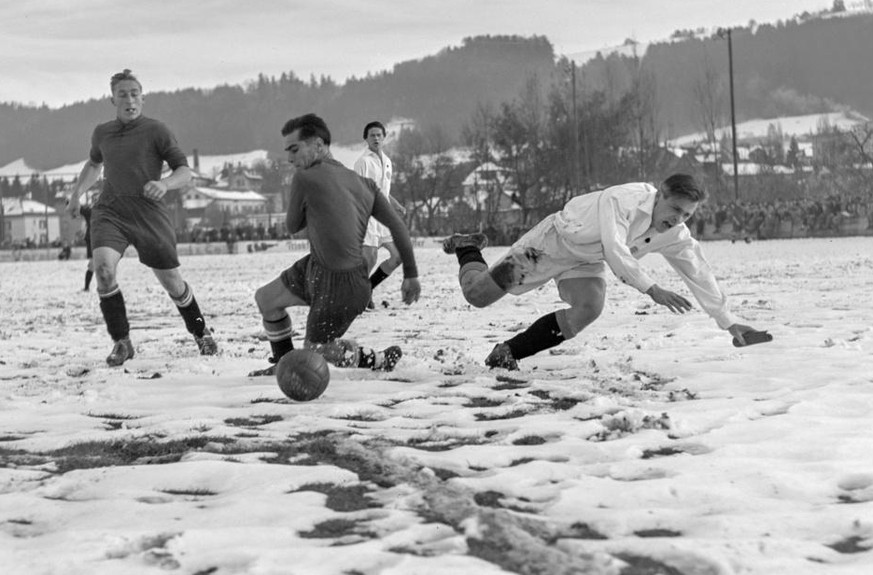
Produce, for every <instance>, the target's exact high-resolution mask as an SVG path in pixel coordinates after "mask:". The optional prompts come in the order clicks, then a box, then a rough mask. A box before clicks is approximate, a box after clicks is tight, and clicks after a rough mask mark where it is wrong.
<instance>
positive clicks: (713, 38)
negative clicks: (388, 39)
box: [0, 14, 873, 170]
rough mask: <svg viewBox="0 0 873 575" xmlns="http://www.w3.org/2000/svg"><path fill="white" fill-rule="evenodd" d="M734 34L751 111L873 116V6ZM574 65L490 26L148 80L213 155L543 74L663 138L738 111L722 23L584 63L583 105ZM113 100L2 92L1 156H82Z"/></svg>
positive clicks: (457, 113)
mask: <svg viewBox="0 0 873 575" xmlns="http://www.w3.org/2000/svg"><path fill="white" fill-rule="evenodd" d="M677 32H678V31H677ZM732 39H733V57H734V80H735V96H736V98H735V99H736V111H737V120H738V121H742V120H745V119H753V118H769V117H776V116H780V115H797V114H806V113H812V112H824V111H835V110H839V109H844V108H851V109H854V110H857V111H859V112H861V113H863V114H866V115H868V116H873V66H870V65H869V58H870V54H871V53H873V15H870V14H858V15H852V16H846V17H840V18H821V17H816V18H804V19H799V18H795V19H792V20H788V21H784V22H777V23H775V24H762V25H757V24H754V23H750V24H749V25H748V26H746V27H743V28H736V29H734V30H733V31H732ZM572 72H573V71H572V70H571V68H570V63H569V62H568V61H567V60H566V58H561V57H557V55H556V54H555V53H554V48H553V46H552V45H551V43H550V42H549V41H548V39H547V38H545V37H541V36H534V37H519V36H482V37H475V38H466V39H464V40H463V42H462V43H461V45H460V46H455V47H448V48H445V49H443V50H441V51H440V52H439V53H437V54H434V55H432V56H428V57H426V58H422V59H419V60H410V61H407V62H401V63H398V64H396V65H395V66H394V67H393V69H392V70H390V71H385V72H381V73H379V74H371V75H368V76H366V77H362V78H351V79H349V80H348V81H346V82H345V83H344V84H338V83H336V82H335V81H333V80H332V79H331V78H329V77H322V78H315V77H313V78H310V79H309V80H303V79H301V78H299V77H297V76H296V75H295V74H294V72H293V71H288V72H287V73H284V74H282V75H281V76H279V77H267V76H264V75H261V76H259V77H257V78H254V79H253V80H252V81H251V82H249V83H248V84H246V85H221V86H216V87H214V88H212V89H209V90H204V89H194V88H188V89H182V90H177V91H173V92H156V93H150V92H148V83H147V79H143V80H144V82H145V90H146V92H147V94H148V101H147V104H146V109H145V113H146V115H148V116H152V117H155V118H159V119H161V120H162V121H164V122H166V123H167V124H168V125H170V126H171V128H172V129H173V131H174V132H175V134H176V136H177V138H178V139H179V142H180V144H181V145H182V146H183V148H184V149H186V150H187V151H189V152H190V151H191V150H193V149H197V150H198V151H199V152H200V153H201V154H229V153H238V152H245V151H249V150H253V149H268V150H271V149H276V148H277V143H278V141H279V139H280V138H279V128H280V127H281V125H282V123H283V122H284V121H285V120H286V119H287V118H289V117H291V116H293V115H298V114H302V113H306V112H316V113H318V114H320V115H323V116H324V117H325V118H326V120H327V121H328V123H329V125H330V126H331V128H332V131H333V133H334V140H335V142H338V143H346V144H347V143H351V142H356V141H358V140H359V139H360V129H361V126H362V125H363V124H364V123H366V121H368V120H370V119H373V118H379V119H382V120H388V119H390V118H409V119H410V120H412V121H413V122H415V123H416V125H418V126H420V127H422V128H423V129H424V128H426V129H428V130H429V131H431V132H432V131H434V130H436V131H438V132H439V133H440V137H441V138H443V139H444V140H445V142H446V143H450V144H454V143H461V142H462V141H463V136H464V134H465V131H467V132H469V127H470V125H471V124H472V123H473V122H475V117H476V114H477V113H478V112H479V111H481V110H482V109H489V108H490V109H494V110H499V109H500V107H501V106H503V105H505V104H507V103H511V102H513V101H516V100H518V99H519V98H523V97H525V96H524V95H525V94H526V93H527V94H529V92H530V88H531V86H537V87H538V90H539V97H540V98H542V99H544V100H545V99H546V98H548V97H552V98H553V97H554V96H553V95H554V94H559V95H563V97H564V98H565V102H564V105H566V106H567V107H568V108H575V110H576V113H577V114H578V116H579V120H578V121H579V123H580V125H585V121H586V118H587V119H588V120H593V118H594V117H595V116H596V117H598V118H601V116H602V115H601V114H600V111H602V110H604V109H606V107H610V106H611V108H613V109H615V110H620V109H624V110H630V111H629V112H628V114H629V116H628V117H621V118H613V120H614V121H616V122H618V123H623V124H634V127H633V129H634V130H635V131H636V132H637V134H638V138H637V139H638V140H651V141H661V142H663V141H664V140H666V139H669V138H672V137H676V136H679V135H682V134H685V133H688V132H694V131H704V130H708V129H709V127H710V126H711V125H712V124H714V123H718V124H719V125H724V124H725V123H726V122H727V121H728V120H727V118H728V115H727V114H728V112H729V108H728V97H729V93H728V66H727V46H726V41H725V39H724V38H723V37H722V36H719V35H717V34H712V35H710V36H701V35H699V34H697V35H688V36H687V37H686V36H683V35H681V34H676V35H674V38H673V39H672V40H671V41H669V42H668V41H665V42H662V43H658V44H654V45H651V46H649V48H648V49H647V50H646V52H645V53H644V54H638V55H637V56H636V57H628V56H618V55H615V54H613V55H598V56H597V57H596V58H594V59H593V60H590V61H588V62H586V63H584V64H583V65H581V66H579V67H577V69H576V70H575V76H576V90H575V101H574V102H573V103H575V106H572V105H571V102H570V101H569V100H570V99H572V97H573V96H572V95H573V93H574V91H573V90H572V89H571V88H572V86H571V85H570V78H571V77H572V75H573V74H572ZM107 76H108V73H107ZM550 94H552V96H549V95H550ZM622 101H624V102H625V104H627V103H628V102H629V101H633V105H632V106H630V108H629V107H628V106H627V105H625V106H619V103H620V102H622ZM112 113H113V109H112V107H111V106H110V105H109V104H108V103H107V101H106V100H91V101H88V102H82V103H76V104H72V105H69V106H65V107H62V108H60V109H50V108H47V107H28V106H23V105H19V104H12V103H4V104H0V165H5V164H7V163H9V162H12V161H14V160H16V159H18V158H24V160H25V161H26V162H27V163H28V164H29V165H31V166H33V167H35V168H37V169H43V170H44V169H51V168H54V167H57V166H60V165H64V164H68V163H72V162H77V161H80V160H81V159H83V158H84V157H85V156H86V154H87V150H88V144H89V138H90V134H91V132H92V130H93V129H94V126H95V125H96V124H98V123H100V122H104V121H107V120H110V119H112ZM601 119H602V121H610V120H609V118H608V116H606V117H602V118H601ZM589 125H590V124H589ZM624 129H625V128H622V130H624ZM591 133H592V134H593V133H595V132H594V131H591ZM584 136H585V135H584V134H583V137H584ZM594 144H595V143H594V142H589V146H591V147H592V148H594V147H595V146H594Z"/></svg>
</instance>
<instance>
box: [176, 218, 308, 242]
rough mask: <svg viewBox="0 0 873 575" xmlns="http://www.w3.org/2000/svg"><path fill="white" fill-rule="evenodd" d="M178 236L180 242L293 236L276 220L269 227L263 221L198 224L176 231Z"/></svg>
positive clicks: (276, 238)
mask: <svg viewBox="0 0 873 575" xmlns="http://www.w3.org/2000/svg"><path fill="white" fill-rule="evenodd" d="M176 237H177V241H178V242H179V243H202V242H225V243H232V242H238V241H246V242H253V241H257V242H262V241H271V240H284V239H289V238H290V237H291V236H289V235H288V233H287V232H286V231H285V225H284V223H282V222H274V223H273V224H272V225H271V226H269V227H268V226H265V225H264V224H263V223H258V224H256V225H255V224H251V223H248V222H244V223H239V224H236V225H235V226H230V225H228V224H225V225H223V226H221V227H220V228H218V229H216V228H212V227H207V226H197V227H195V228H193V229H191V230H182V231H178V232H176Z"/></svg>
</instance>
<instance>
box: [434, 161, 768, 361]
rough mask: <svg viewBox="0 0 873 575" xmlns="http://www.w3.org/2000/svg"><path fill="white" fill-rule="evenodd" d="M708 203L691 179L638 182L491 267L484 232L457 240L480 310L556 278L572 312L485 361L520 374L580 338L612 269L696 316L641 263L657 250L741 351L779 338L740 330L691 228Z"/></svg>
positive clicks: (542, 228)
mask: <svg viewBox="0 0 873 575" xmlns="http://www.w3.org/2000/svg"><path fill="white" fill-rule="evenodd" d="M705 198H706V194H705V191H704V190H703V188H702V187H700V185H699V184H698V183H697V181H696V180H695V179H694V178H693V177H691V176H688V175H685V174H675V175H672V176H670V177H669V178H667V179H666V180H665V181H664V182H663V183H662V184H661V185H660V187H659V188H658V189H656V188H654V187H653V186H651V185H649V184H645V183H631V184H625V185H621V186H613V187H611V188H607V189H605V190H602V191H598V192H592V193H589V194H585V195H581V196H577V197H575V198H573V199H571V200H570V201H569V202H567V204H566V205H565V206H564V209H563V210H561V211H560V212H556V213H554V214H551V215H549V216H546V217H545V218H544V219H543V220H542V221H540V222H539V223H538V224H537V225H536V226H534V228H533V229H531V230H530V231H528V232H527V233H526V234H524V235H523V236H522V237H521V238H520V239H519V240H518V241H517V242H515V243H514V244H513V245H512V247H510V249H509V252H508V253H507V254H506V255H504V256H503V257H502V258H500V259H499V260H498V261H497V263H495V264H494V265H493V266H491V267H490V269H489V267H488V265H487V264H486V263H485V260H484V258H483V257H482V252H481V250H482V248H483V247H485V246H486V245H487V237H485V236H484V235H483V234H471V235H465V234H455V235H453V236H451V237H449V238H447V239H446V240H445V241H444V242H443V250H444V251H445V252H446V253H454V254H456V255H457V258H458V262H459V265H460V271H459V280H460V284H461V290H462V291H463V294H464V298H465V299H466V300H467V301H468V302H469V303H471V304H472V305H474V306H475V307H485V306H488V305H491V304H492V303H494V302H496V301H497V300H499V299H500V298H502V297H503V296H505V295H506V294H508V293H509V294H513V295H521V294H523V293H525V292H528V291H530V290H532V289H535V288H537V287H539V286H541V285H543V284H545V283H546V282H548V281H549V280H555V283H556V284H557V287H558V295H559V297H560V298H561V299H562V300H563V301H564V302H566V303H567V304H569V306H570V307H568V308H565V309H560V310H558V311H556V312H552V313H549V314H547V315H545V316H543V317H541V318H539V319H538V320H537V321H535V322H534V323H533V325H531V326H530V327H529V328H528V329H526V330H525V331H523V332H521V333H519V334H518V335H516V336H515V337H513V338H511V339H509V340H507V341H505V342H503V343H499V344H497V345H496V346H495V347H494V349H493V350H492V352H491V354H490V355H489V356H488V357H487V358H486V359H485V364H486V365H487V366H489V367H492V368H494V367H502V368H507V369H518V360H521V359H524V358H526V357H530V356H532V355H534V354H536V353H539V352H540V351H543V350H545V349H549V348H551V347H554V346H556V345H559V344H560V343H561V342H563V341H566V340H568V339H571V338H573V337H575V336H576V335H578V334H579V332H581V331H582V330H583V329H585V327H587V326H588V325H589V324H591V323H592V322H593V321H594V320H596V319H597V318H598V317H599V316H600V313H601V311H602V310H603V305H604V301H605V298H606V280H605V278H606V265H608V266H609V267H610V269H612V271H613V273H615V275H616V276H618V278H619V279H620V280H621V281H622V282H624V283H626V284H630V285H631V286H633V287H635V288H636V289H638V290H639V291H640V292H642V293H645V294H647V295H648V296H649V297H651V298H652V300H654V301H655V303H657V304H660V305H663V306H665V307H667V308H668V309H669V310H670V311H672V312H674V313H685V312H686V311H689V310H690V309H691V308H692V306H691V302H689V301H688V300H687V299H685V298H684V297H682V296H681V295H679V294H677V293H674V292H672V291H670V290H667V289H664V288H662V287H660V286H659V285H658V284H656V283H655V281H654V280H653V279H652V278H650V277H649V276H648V274H646V273H645V271H643V269H642V268H641V267H640V265H639V263H638V262H637V260H638V259H639V258H641V257H643V256H644V255H646V254H649V253H660V254H661V255H663V256H664V258H666V259H667V261H668V262H669V263H670V265H671V266H672V267H673V269H674V270H675V271H676V272H677V273H678V274H679V276H680V277H681V278H682V279H683V280H684V281H685V283H686V285H687V286H688V288H689V289H690V290H691V293H693V294H694V297H695V298H696V299H697V301H698V303H699V304H700V306H701V307H702V308H703V309H704V310H705V311H706V312H707V313H708V314H709V315H710V316H711V317H712V318H713V319H715V321H716V323H717V324H718V326H719V327H721V328H722V329H726V330H727V331H729V332H730V334H731V335H733V336H734V338H735V345H747V344H750V343H757V341H759V337H760V334H764V337H765V338H767V337H769V334H766V332H757V331H755V330H753V329H752V328H751V327H749V326H747V325H743V324H740V323H737V319H736V318H735V317H734V315H733V314H732V313H731V312H730V310H729V308H728V302H727V297H726V296H725V295H724V293H723V292H722V291H721V289H720V288H719V285H718V282H717V281H716V279H715V276H714V275H713V273H712V270H711V269H710V267H709V263H708V262H707V261H706V259H705V257H704V255H703V251H702V250H701V248H700V244H699V243H698V242H697V241H696V240H695V239H694V238H693V237H692V236H691V233H690V232H689V230H688V228H687V227H686V226H685V223H684V222H685V221H686V220H687V219H688V218H690V217H691V215H692V214H693V213H694V211H695V210H696V209H697V207H698V206H699V205H700V203H701V202H702V201H704V199H705Z"/></svg>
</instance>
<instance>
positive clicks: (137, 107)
mask: <svg viewBox="0 0 873 575" xmlns="http://www.w3.org/2000/svg"><path fill="white" fill-rule="evenodd" d="M109 88H110V90H112V98H110V100H111V101H112V104H113V105H114V106H115V113H116V115H117V116H118V119H119V120H121V121H122V122H124V123H126V122H130V121H133V120H136V119H137V118H139V117H140V116H141V115H142V104H143V95H142V84H140V82H139V80H138V79H137V78H136V76H134V75H133V72H131V71H130V70H128V69H127V68H125V69H124V70H122V71H121V72H118V73H117V74H113V75H112V78H111V79H110V80H109Z"/></svg>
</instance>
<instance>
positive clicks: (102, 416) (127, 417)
mask: <svg viewBox="0 0 873 575" xmlns="http://www.w3.org/2000/svg"><path fill="white" fill-rule="evenodd" d="M85 415H87V416H88V417H96V418H97V419H117V420H119V421H128V420H131V419H141V418H142V416H141V415H125V414H121V413H90V412H89V413H86V414H85Z"/></svg>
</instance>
